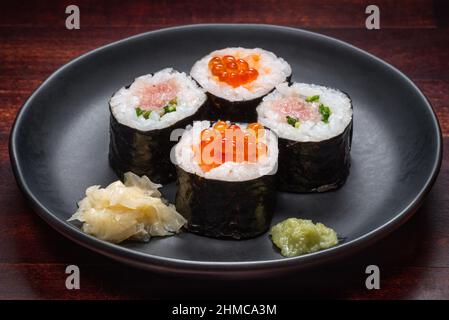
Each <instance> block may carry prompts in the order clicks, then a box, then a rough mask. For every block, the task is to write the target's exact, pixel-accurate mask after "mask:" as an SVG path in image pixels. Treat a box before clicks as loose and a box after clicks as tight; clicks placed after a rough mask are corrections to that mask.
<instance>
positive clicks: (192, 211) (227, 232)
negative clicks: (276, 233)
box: [176, 167, 276, 239]
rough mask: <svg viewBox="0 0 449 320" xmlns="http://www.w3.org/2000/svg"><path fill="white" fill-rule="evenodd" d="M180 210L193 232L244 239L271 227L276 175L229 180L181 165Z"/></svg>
mask: <svg viewBox="0 0 449 320" xmlns="http://www.w3.org/2000/svg"><path fill="white" fill-rule="evenodd" d="M177 170H178V180H177V186H178V191H177V193H176V210H177V211H178V212H179V213H181V214H182V215H183V216H184V218H186V219H187V221H188V224H187V229H188V230H189V231H190V232H193V233H198V234H201V235H204V236H209V237H214V238H234V239H244V238H251V237H255V236H257V235H259V234H262V233H264V232H266V231H267V230H268V228H269V227H270V223H271V218H272V216H273V212H274V209H275V200H276V192H274V189H275V176H274V175H269V176H262V177H260V178H257V179H253V180H248V181H242V182H228V181H220V180H214V179H206V178H204V177H201V176H198V175H196V174H194V173H189V172H186V171H184V170H183V169H182V168H180V167H177Z"/></svg>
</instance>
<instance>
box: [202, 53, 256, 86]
mask: <svg viewBox="0 0 449 320" xmlns="http://www.w3.org/2000/svg"><path fill="white" fill-rule="evenodd" d="M209 69H210V71H211V72H212V74H213V75H214V76H216V77H218V80H220V81H222V82H225V83H227V84H229V85H231V86H233V87H238V86H241V85H244V84H246V83H249V82H251V81H254V80H256V79H257V77H258V76H259V72H258V71H257V70H256V69H254V68H250V66H249V64H248V62H246V61H245V60H244V59H236V58H235V57H234V56H231V55H226V56H223V57H213V58H211V59H210V60H209Z"/></svg>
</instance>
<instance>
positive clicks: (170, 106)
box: [163, 98, 178, 114]
mask: <svg viewBox="0 0 449 320" xmlns="http://www.w3.org/2000/svg"><path fill="white" fill-rule="evenodd" d="M177 105H178V101H177V100H176V98H175V99H173V100H170V101H169V102H168V103H167V105H166V106H165V107H164V113H163V114H166V113H169V112H174V111H176V106H177Z"/></svg>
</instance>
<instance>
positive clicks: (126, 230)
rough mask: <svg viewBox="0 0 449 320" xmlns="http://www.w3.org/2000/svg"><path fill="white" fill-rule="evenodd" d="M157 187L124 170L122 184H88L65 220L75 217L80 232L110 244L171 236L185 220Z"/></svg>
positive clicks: (119, 182)
mask: <svg viewBox="0 0 449 320" xmlns="http://www.w3.org/2000/svg"><path fill="white" fill-rule="evenodd" d="M160 187H161V185H159V184H155V183H153V182H152V181H151V180H150V179H148V177H146V176H142V177H139V176H137V175H135V174H134V173H132V172H127V173H125V175H124V183H122V182H121V181H115V182H113V183H111V184H110V185H109V186H107V187H106V188H101V186H99V185H94V186H91V187H88V188H87V190H86V197H85V198H84V199H82V200H81V201H80V202H78V210H77V211H76V212H75V214H74V215H73V216H72V217H71V218H70V219H69V220H68V221H73V220H78V221H80V222H82V223H83V225H82V230H83V232H85V233H87V234H90V235H92V236H94V237H96V238H99V239H101V240H105V241H109V242H112V243H120V242H122V241H124V240H127V239H130V240H138V241H148V240H149V239H150V238H151V237H153V236H170V235H173V234H175V233H178V232H179V231H180V229H181V228H182V226H183V225H184V224H185V223H186V220H185V219H184V217H183V216H181V215H180V214H179V213H178V212H176V208H175V206H174V205H172V204H169V203H167V202H166V201H165V199H163V198H162V197H161V193H160V192H159V190H158V188H160Z"/></svg>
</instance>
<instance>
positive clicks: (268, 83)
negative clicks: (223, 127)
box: [190, 47, 292, 123]
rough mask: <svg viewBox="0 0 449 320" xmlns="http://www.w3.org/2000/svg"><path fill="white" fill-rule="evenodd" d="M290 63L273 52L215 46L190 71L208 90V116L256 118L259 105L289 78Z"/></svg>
mask: <svg viewBox="0 0 449 320" xmlns="http://www.w3.org/2000/svg"><path fill="white" fill-rule="evenodd" d="M291 73H292V70H291V67H290V65H289V64H288V63H287V62H286V61H285V60H284V59H282V58H280V57H277V56H276V55H275V54H274V53H272V52H269V51H266V50H263V49H259V48H254V49H246V48H240V47H234V48H226V49H221V50H216V51H213V52H211V53H209V54H208V55H206V56H205V57H203V58H202V59H200V60H199V61H197V62H196V63H195V64H194V66H193V67H192V70H191V72H190V75H191V76H192V78H193V79H195V80H196V81H197V82H198V83H199V84H200V85H201V86H202V87H203V88H204V89H205V90H206V92H207V95H208V99H209V107H208V112H207V117H206V118H207V119H208V120H220V119H225V120H229V121H235V122H247V123H250V122H256V121H257V113H256V107H257V106H258V104H259V103H260V102H261V100H262V98H263V97H264V96H265V95H267V94H268V93H269V92H271V91H272V90H273V89H274V88H275V86H276V85H278V84H280V83H282V82H284V81H288V80H289V79H290V77H291Z"/></svg>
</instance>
